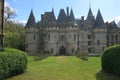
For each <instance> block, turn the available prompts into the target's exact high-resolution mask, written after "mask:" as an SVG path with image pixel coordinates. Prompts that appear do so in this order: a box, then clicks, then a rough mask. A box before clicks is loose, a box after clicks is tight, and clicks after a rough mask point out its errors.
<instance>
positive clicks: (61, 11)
mask: <svg viewBox="0 0 120 80" xmlns="http://www.w3.org/2000/svg"><path fill="white" fill-rule="evenodd" d="M58 21H66V14H65V11H64V9H61V10H60V12H59V16H58Z"/></svg>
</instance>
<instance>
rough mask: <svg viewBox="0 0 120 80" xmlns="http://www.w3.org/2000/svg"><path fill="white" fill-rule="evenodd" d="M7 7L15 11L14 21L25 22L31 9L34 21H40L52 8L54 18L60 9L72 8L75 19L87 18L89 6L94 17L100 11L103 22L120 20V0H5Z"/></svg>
mask: <svg viewBox="0 0 120 80" xmlns="http://www.w3.org/2000/svg"><path fill="white" fill-rule="evenodd" d="M5 1H6V3H7V5H9V7H11V8H13V9H15V10H16V13H17V17H16V18H15V20H18V21H27V20H28V17H29V14H30V11H31V9H33V11H34V15H35V18H36V21H39V20H40V16H41V14H43V13H44V12H45V11H46V12H47V11H51V10H52V8H54V12H55V15H56V18H57V17H58V13H59V10H60V9H61V8H63V9H65V10H66V7H67V6H69V7H70V8H71V7H72V9H73V11H74V15H75V17H76V18H80V17H81V16H85V18H86V17H87V14H88V10H89V5H91V9H92V12H93V14H94V16H96V14H97V11H98V9H100V11H101V13H102V16H103V18H104V21H110V20H113V19H120V9H119V8H120V0H5Z"/></svg>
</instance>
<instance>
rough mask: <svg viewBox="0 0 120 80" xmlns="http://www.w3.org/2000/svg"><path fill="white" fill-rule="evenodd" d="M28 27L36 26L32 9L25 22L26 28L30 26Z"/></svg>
mask: <svg viewBox="0 0 120 80" xmlns="http://www.w3.org/2000/svg"><path fill="white" fill-rule="evenodd" d="M30 27H36V23H35V16H34V14H33V10H31V13H30V16H29V18H28V22H27V24H26V28H30Z"/></svg>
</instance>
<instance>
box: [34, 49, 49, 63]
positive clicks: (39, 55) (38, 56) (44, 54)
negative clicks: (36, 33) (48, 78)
mask: <svg viewBox="0 0 120 80" xmlns="http://www.w3.org/2000/svg"><path fill="white" fill-rule="evenodd" d="M49 55H50V52H49V51H44V52H42V53H37V54H36V55H35V56H34V59H35V61H39V60H42V59H44V58H47V57H48V56H49Z"/></svg>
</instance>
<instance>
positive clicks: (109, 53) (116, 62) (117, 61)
mask: <svg viewBox="0 0 120 80" xmlns="http://www.w3.org/2000/svg"><path fill="white" fill-rule="evenodd" d="M101 60H102V61H101V62H102V70H103V71H105V72H109V73H113V74H115V75H119V76H120V45H115V46H111V47H108V48H106V49H105V50H104V52H103V54H102V59H101Z"/></svg>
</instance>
